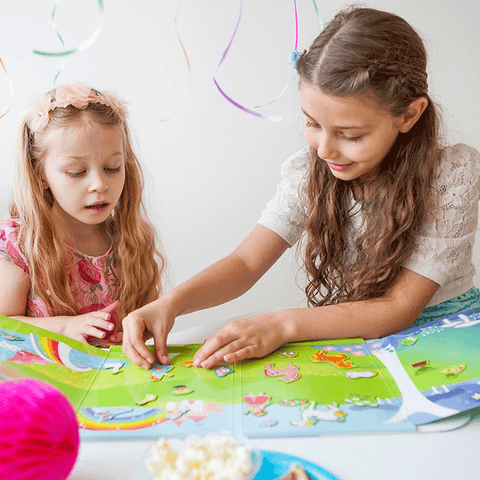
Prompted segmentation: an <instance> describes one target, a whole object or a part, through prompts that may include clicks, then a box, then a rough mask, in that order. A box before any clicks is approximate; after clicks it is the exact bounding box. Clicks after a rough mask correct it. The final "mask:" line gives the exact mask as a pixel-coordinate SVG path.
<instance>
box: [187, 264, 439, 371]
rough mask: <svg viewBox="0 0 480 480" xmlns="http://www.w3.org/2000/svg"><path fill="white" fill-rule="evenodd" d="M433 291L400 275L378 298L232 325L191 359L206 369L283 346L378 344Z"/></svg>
mask: <svg viewBox="0 0 480 480" xmlns="http://www.w3.org/2000/svg"><path fill="white" fill-rule="evenodd" d="M438 288H439V285H438V284H436V283H435V282H433V281H431V280H429V279H427V278H425V277H423V276H422V275H419V274H417V273H415V272H413V271H411V270H407V269H403V270H402V273H401V274H400V275H399V277H398V279H397V280H396V282H395V283H394V285H392V287H391V288H390V290H389V291H388V292H387V294H386V295H385V296H383V297H380V298H376V299H372V300H365V301H357V302H350V303H344V304H340V305H329V306H324V307H315V308H296V309H287V310H280V311H277V312H272V313H269V314H265V315H259V316H256V317H252V318H245V319H241V320H236V321H235V322H232V323H230V324H229V325H227V326H226V327H224V328H223V329H222V330H220V331H219V332H217V333H216V334H215V335H214V336H213V337H211V338H210V339H209V340H208V341H207V342H206V343H205V344H204V345H203V346H202V347H201V348H200V349H199V350H198V351H197V353H196V354H195V358H194V361H195V364H196V365H201V366H203V367H205V368H210V367H212V366H214V365H216V364H217V363H218V362H220V361H222V360H224V361H226V362H236V361H239V360H242V359H246V358H259V357H263V356H265V355H268V354H269V353H271V352H272V351H273V350H275V349H276V348H279V347H280V346H281V345H283V344H285V343H288V342H297V341H307V340H319V339H334V338H351V337H361V338H365V339H369V338H379V337H382V336H385V335H389V334H392V333H396V332H399V331H401V330H404V329H405V328H408V327H409V326H410V325H411V324H412V323H413V322H414V321H415V319H416V318H417V317H418V315H419V314H420V313H421V312H422V310H423V309H424V308H425V306H426V305H427V304H428V302H429V301H430V299H431V298H432V297H433V295H434V294H435V292H436V291H437V290H438Z"/></svg>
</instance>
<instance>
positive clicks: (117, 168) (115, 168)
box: [105, 166, 122, 173]
mask: <svg viewBox="0 0 480 480" xmlns="http://www.w3.org/2000/svg"><path fill="white" fill-rule="evenodd" d="M121 169H122V167H121V166H118V167H105V171H106V172H108V173H117V172H119V171H120V170H121Z"/></svg>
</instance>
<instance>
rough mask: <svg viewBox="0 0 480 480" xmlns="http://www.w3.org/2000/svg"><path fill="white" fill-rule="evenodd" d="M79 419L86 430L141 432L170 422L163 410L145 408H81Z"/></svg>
mask: <svg viewBox="0 0 480 480" xmlns="http://www.w3.org/2000/svg"><path fill="white" fill-rule="evenodd" d="M77 418H78V424H79V426H80V428H81V429H85V430H139V429H142V428H148V427H154V426H155V425H160V424H162V423H163V422H166V421H168V418H167V415H166V412H165V410H164V409H163V408H145V407H90V408H81V409H80V410H79V411H77Z"/></svg>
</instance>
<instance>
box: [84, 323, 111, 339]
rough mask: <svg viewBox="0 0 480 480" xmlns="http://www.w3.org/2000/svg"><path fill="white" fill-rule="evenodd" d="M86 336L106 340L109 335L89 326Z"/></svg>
mask: <svg viewBox="0 0 480 480" xmlns="http://www.w3.org/2000/svg"><path fill="white" fill-rule="evenodd" d="M84 334H85V335H87V337H95V338H105V336H106V335H107V334H106V333H105V332H104V331H103V330H101V329H100V328H97V327H96V326H94V325H87V328H86V329H85V332H84Z"/></svg>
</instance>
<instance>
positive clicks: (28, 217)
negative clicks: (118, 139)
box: [10, 84, 165, 316]
mask: <svg viewBox="0 0 480 480" xmlns="http://www.w3.org/2000/svg"><path fill="white" fill-rule="evenodd" d="M74 86H75V84H74ZM81 87H82V88H83V89H84V90H85V85H84V84H82V85H81ZM59 88H62V87H58V88H57V89H56V90H53V91H51V92H49V93H47V94H46V96H44V97H42V99H41V101H40V102H38V101H37V102H36V103H35V105H34V107H33V110H32V111H31V112H30V114H29V115H27V116H26V117H25V119H24V120H23V122H22V125H21V129H20V135H19V140H18V155H17V159H16V166H15V174H14V188H13V202H12V204H11V206H10V217H11V218H12V219H13V220H16V221H18V223H19V224H20V230H19V248H20V250H21V252H22V254H23V255H24V256H25V259H26V261H27V264H28V266H29V269H30V277H31V284H32V285H31V288H32V289H33V292H34V294H35V295H36V296H38V297H40V298H41V299H42V300H43V301H44V302H45V304H46V305H47V308H48V310H49V313H50V315H52V316H55V315H76V314H77V313H78V310H79V308H80V307H81V306H79V305H78V304H77V302H76V300H75V298H74V296H73V293H72V291H71V289H70V286H69V279H68V274H67V272H66V269H65V268H59V266H61V265H66V264H67V263H68V261H69V257H70V255H71V253H70V250H69V249H67V247H66V245H65V242H64V235H63V232H61V231H59V230H58V228H57V226H56V225H55V223H54V222H53V216H52V213H51V209H52V205H53V201H54V199H53V197H52V194H51V192H50V190H49V189H44V188H43V184H42V169H43V162H44V159H45V155H46V151H47V148H48V145H47V144H46V141H45V140H46V139H45V137H46V134H47V133H49V132H51V131H52V130H53V129H57V128H67V127H68V126H70V125H72V123H73V122H75V121H78V120H87V121H88V122H91V123H92V124H99V125H103V126H111V127H117V128H120V129H121V131H122V133H123V139H124V142H123V144H124V158H125V185H124V188H123V192H122V194H121V196H120V199H119V201H118V204H117V205H116V206H115V208H114V210H113V212H112V214H111V215H110V217H109V218H108V219H107V220H106V222H105V231H106V234H107V236H108V237H109V239H110V241H111V242H112V243H113V245H114V250H115V252H116V255H117V257H118V265H117V285H116V294H117V295H116V298H117V299H118V300H120V302H121V305H122V310H123V311H125V312H129V311H132V310H134V309H136V308H139V307H141V306H142V305H144V304H145V303H147V301H151V300H152V298H153V296H155V297H156V296H157V295H158V293H159V292H160V291H161V276H162V273H163V271H164V268H165V258H164V256H163V255H162V254H161V253H160V251H159V245H160V244H159V240H158V238H157V235H156V232H155V229H154V227H153V226H152V224H151V223H150V221H149V220H148V217H147V213H146V210H145V207H144V204H143V200H142V194H143V177H142V171H141V167H140V163H139V161H138V159H137V157H136V155H135V153H134V152H133V149H132V145H131V140H130V132H129V129H128V126H127V122H126V116H127V114H126V110H125V108H124V107H123V104H122V103H121V102H120V100H118V99H117V98H116V97H115V96H113V95H112V94H102V93H100V92H98V91H97V90H94V89H91V92H92V95H94V96H95V98H96V99H97V100H96V101H95V100H93V101H91V100H88V99H87V101H86V102H85V103H84V104H83V105H77V104H76V103H75V101H73V102H72V101H70V103H69V104H67V105H65V106H63V105H62V106H61V107H60V106H58V105H57V104H56V97H55V94H56V92H57V91H58V90H59ZM88 88H90V87H88ZM39 103H41V104H42V105H44V108H43V109H41V110H38V108H39V107H38V106H39ZM74 105H77V106H74ZM45 106H46V107H45ZM45 115H46V116H47V117H45ZM39 116H40V117H41V118H40V120H41V122H40V123H41V124H39Z"/></svg>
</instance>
